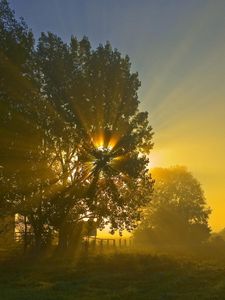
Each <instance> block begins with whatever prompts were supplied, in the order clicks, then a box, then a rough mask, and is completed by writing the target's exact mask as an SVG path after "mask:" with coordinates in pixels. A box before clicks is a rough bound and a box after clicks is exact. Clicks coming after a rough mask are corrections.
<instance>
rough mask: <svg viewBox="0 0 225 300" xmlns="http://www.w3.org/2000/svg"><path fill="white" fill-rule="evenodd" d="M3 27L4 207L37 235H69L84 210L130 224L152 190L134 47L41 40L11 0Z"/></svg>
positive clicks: (119, 225)
mask: <svg viewBox="0 0 225 300" xmlns="http://www.w3.org/2000/svg"><path fill="white" fill-rule="evenodd" d="M0 37H1V41H2V42H1V45H0V56H1V65H0V74H1V81H0V86H1V91H0V112H1V115H2V116H3V118H2V119H1V121H0V122H1V124H0V125H1V132H0V138H1V145H2V146H1V152H0V157H1V162H0V165H1V193H2V196H1V208H2V211H4V212H6V211H7V213H8V212H10V213H20V214H22V215H24V216H26V217H27V218H28V220H29V222H30V224H31V226H32V230H33V232H34V234H35V238H36V241H37V242H38V243H40V242H41V240H45V236H46V235H48V234H49V233H50V232H52V231H54V230H57V231H58V232H59V237H61V236H64V237H65V236H68V232H71V234H70V237H69V238H68V239H72V234H73V230H71V226H72V228H75V227H76V224H77V223H79V222H80V220H82V219H84V218H89V219H92V220H95V221H96V222H97V224H98V227H100V228H101V227H103V226H104V225H105V224H108V223H109V224H110V226H111V231H112V232H113V231H115V230H116V229H118V230H119V231H122V230H123V229H125V228H126V229H127V230H132V229H133V228H134V227H135V225H136V222H137V220H139V218H140V210H139V208H140V207H141V206H143V205H145V204H146V203H148V202H149V200H150V195H151V189H152V180H151V177H150V176H149V174H148V168H147V166H148V155H149V153H150V150H151V149H152V146H153V144H152V135H153V133H152V128H151V126H150V125H149V121H148V113H147V112H141V111H140V109H139V100H138V95H137V91H138V88H139V86H140V81H139V79H138V74H137V73H132V72H131V63H130V59H129V57H128V56H125V57H124V56H122V55H121V53H120V52H119V51H118V50H117V49H112V47H111V45H110V43H109V42H107V43H106V44H105V45H99V46H98V47H97V49H92V47H91V43H90V42H89V40H88V38H87V37H83V38H82V39H81V40H78V39H77V38H76V37H75V36H72V37H71V40H70V42H69V43H65V42H64V41H63V40H62V39H61V38H60V37H58V36H57V35H55V34H53V33H51V32H48V33H42V34H41V36H40V38H39V40H38V42H37V44H36V45H35V41H34V37H33V34H32V32H31V30H30V29H29V28H28V27H27V25H26V24H25V22H24V21H23V20H20V21H18V20H16V19H15V15H14V12H13V11H12V10H11V9H10V8H9V5H8V2H7V1H6V0H2V1H1V2H0ZM60 241H61V240H60ZM64 242H65V241H64ZM65 243H67V244H68V240H67V241H66V242H65Z"/></svg>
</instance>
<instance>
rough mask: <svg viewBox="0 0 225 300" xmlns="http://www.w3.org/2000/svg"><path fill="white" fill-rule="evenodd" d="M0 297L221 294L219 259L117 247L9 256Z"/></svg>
mask: <svg viewBox="0 0 225 300" xmlns="http://www.w3.org/2000/svg"><path fill="white" fill-rule="evenodd" d="M0 299H1V300H28V299H29V300H30V299H32V300H40V299H41V300H53V299H54V300H72V299H79V300H84V299H86V300H94V299H96V300H99V299H100V300H101V299H102V300H106V299H108V300H109V299H114V300H120V299H123V300H126V299H129V300H130V299H134V300H136V299H143V300H148V299H149V300H175V299H180V300H195V299H208V300H209V299H210V300H211V299H214V300H216V299H218V300H221V299H225V263H218V262H215V261H212V260H211V261H209V260H208V261H199V260H196V259H194V258H184V257H180V258H172V257H171V256H167V255H153V254H148V253H129V252H118V253H111V254H101V255H82V256H79V258H77V259H74V260H73V261H71V260H70V261H65V260H64V261H63V260H58V259H57V260H55V259H43V258H42V259H40V258H38V259H36V258H35V257H30V258H21V259H18V257H17V258H14V259H10V260H7V261H5V262H2V263H1V267H0Z"/></svg>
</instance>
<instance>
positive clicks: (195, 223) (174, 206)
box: [135, 166, 211, 245]
mask: <svg viewBox="0 0 225 300" xmlns="http://www.w3.org/2000/svg"><path fill="white" fill-rule="evenodd" d="M152 175H153V178H154V179H155V185H154V193H153V197H152V201H151V203H150V205H149V206H148V208H147V209H146V210H144V212H143V221H142V223H141V224H140V226H139V228H138V230H137V231H136V234H135V235H136V238H137V240H139V241H141V240H142V242H143V241H144V240H145V242H148V243H149V242H150V243H152V244H158V245H162V244H164V245H171V244H176V245H178V244H186V245H188V244H193V243H201V242H202V241H204V240H206V239H207V238H208V237H209V233H210V228H209V225H208V217H209V214H210V212H211V210H210V209H209V208H207V207H206V200H205V197H204V193H203V190H202V188H201V185H200V183H199V182H198V181H197V180H196V179H195V178H194V177H193V176H192V174H191V173H190V172H188V171H187V169H186V168H185V167H179V166H178V167H171V168H168V169H167V168H155V169H153V170H152Z"/></svg>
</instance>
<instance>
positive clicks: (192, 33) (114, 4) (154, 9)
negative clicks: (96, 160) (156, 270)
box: [9, 0, 225, 231]
mask: <svg viewBox="0 0 225 300" xmlns="http://www.w3.org/2000/svg"><path fill="white" fill-rule="evenodd" d="M9 2H10V5H11V7H12V8H13V9H14V10H15V11H16V16H17V17H20V16H23V18H24V19H25V21H26V23H27V24H28V26H29V27H30V28H32V30H33V33H34V35H35V37H36V38H38V37H39V36H40V33H41V32H42V31H44V32H46V31H51V32H53V33H56V34H58V35H59V36H60V37H62V39H63V40H64V41H69V39H70V36H71V35H72V34H73V35H75V36H77V37H78V38H82V36H83V35H86V36H87V37H88V38H89V40H90V41H91V43H92V45H93V47H94V48H95V47H97V46H98V44H99V43H102V44H104V43H105V42H106V41H110V43H111V44H112V46H113V48H117V49H118V50H119V51H120V52H122V53H123V54H124V55H125V54H128V55H129V56H130V59H131V62H132V70H133V71H135V72H136V71H137V72H138V73H139V78H140V80H141V83H142V85H141V88H140V90H139V100H140V107H141V109H142V110H147V111H148V112H149V120H150V124H151V125H152V127H153V130H154V132H155V135H154V143H155V146H154V149H153V151H152V154H151V155H150V160H151V167H154V166H162V167H169V166H174V165H185V166H187V167H188V169H189V171H191V172H192V174H193V175H194V176H195V177H196V178H197V179H198V180H199V181H200V182H201V184H202V188H203V190H204V191H205V196H206V199H207V203H208V205H209V206H210V207H211V208H212V210H213V212H212V214H211V217H210V221H209V222H210V225H211V227H212V229H213V230H214V231H218V230H220V229H222V228H224V227H225V1H224V0H213V1H211V0H188V1H186V0H154V1H153V0H48V1H46V0H38V1H36V0H29V1H27V0H9Z"/></svg>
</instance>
